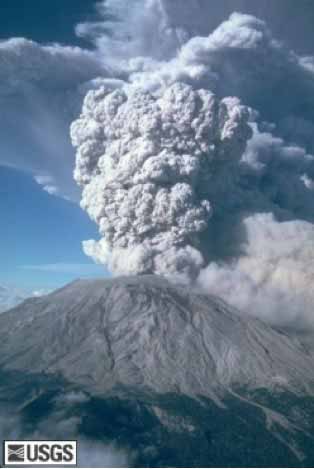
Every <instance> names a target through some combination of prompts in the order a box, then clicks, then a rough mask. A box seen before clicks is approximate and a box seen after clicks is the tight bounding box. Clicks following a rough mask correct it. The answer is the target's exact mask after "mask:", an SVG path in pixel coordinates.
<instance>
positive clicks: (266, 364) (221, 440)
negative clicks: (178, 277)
mask: <svg viewBox="0 0 314 469" xmlns="http://www.w3.org/2000/svg"><path fill="white" fill-rule="evenodd" d="M0 331H1V342H0V369H1V373H2V374H3V375H2V376H3V377H4V378H3V379H2V384H1V386H0V397H1V395H2V396H3V397H2V401H3V400H5V401H6V400H8V397H7V393H8V389H10V393H12V389H13V390H14V389H15V388H16V389H17V390H16V397H14V398H13V397H12V399H13V401H12V402H11V401H10V405H12V403H13V404H14V405H17V406H18V407H19V408H22V409H23V412H24V413H25V412H26V416H28V417H29V416H30V415H33V414H32V412H33V411H34V408H35V409H36V406H38V405H39V408H40V409H41V412H42V414H43V415H42V418H44V419H46V420H47V418H48V417H47V415H46V414H47V413H48V414H49V412H50V413H51V412H54V409H55V402H56V398H55V396H54V394H53V396H54V397H51V393H55V394H58V393H59V394H60V393H61V394H62V393H67V392H70V391H71V389H72V388H74V389H75V390H76V392H77V390H79V392H83V393H85V395H86V396H88V398H87V400H86V402H84V403H83V404H82V403H80V404H77V403H76V404H75V405H74V407H73V405H72V406H70V408H68V407H67V406H65V409H64V412H65V415H66V418H67V419H68V414H67V413H68V412H70V413H71V412H72V414H73V415H72V414H71V415H72V416H74V415H75V418H78V417H79V418H80V422H81V423H80V426H79V429H77V430H76V431H78V432H79V433H80V434H83V435H85V437H86V435H87V436H88V437H90V438H91V437H92V438H96V439H97V440H100V441H107V440H109V441H111V440H116V439H117V440H118V441H119V442H120V443H119V444H122V445H123V446H124V447H127V448H128V450H129V451H131V452H132V454H133V453H134V451H135V453H134V454H136V457H135V462H134V464H135V465H138V466H146V465H150V466H154V465H157V466H163V465H165V466H167V465H168V466H169V465H170V466H178V467H179V466H184V465H190V466H191V465H192V466H197V465H202V466H217V465H222V466H226V465H231V466H232V465H237V466H242V465H243V466H248V465H249V466H259V465H264V466H265V465H266V466H267V465H271V466H275V465H279V466H280V465H289V466H294V467H298V466H300V465H302V466H303V467H305V466H306V465H309V466H310V465H311V464H312V465H313V462H314V454H313V451H312V450H311V448H312V447H313V439H312V434H313V430H314V428H313V427H312V422H313V417H314V404H313V401H314V400H313V394H314V372H313V365H312V363H313V361H312V355H311V353H310V352H309V351H308V350H307V348H306V347H305V346H304V345H303V344H301V343H300V342H299V341H298V340H297V339H295V338H292V337H289V335H287V334H286V333H283V332H279V331H276V330H274V329H272V328H271V327H270V326H268V325H266V324H263V323H262V322H260V321H258V320H256V319H253V318H252V319H248V318H247V317H245V318H244V317H241V315H240V314H239V313H238V312H237V311H233V310H231V309H230V308H229V307H228V306H227V305H225V304H224V303H223V302H221V301H220V300H219V299H217V298H214V297H210V296H206V295H203V294H200V293H198V292H194V291H189V290H188V289H187V288H186V287H182V286H174V285H172V284H170V283H169V282H167V281H166V280H164V279H162V278H158V277H155V276H144V277H126V278H118V279H113V280H97V281H95V280H85V281H82V280H80V281H76V282H74V283H72V284H70V285H68V286H66V287H65V288H63V289H61V290H58V291H56V292H54V293H52V294H50V295H48V296H46V297H42V298H33V299H29V300H26V301H25V302H24V303H23V304H21V305H19V306H18V307H16V308H14V309H13V310H11V311H9V312H7V313H6V314H5V315H4V316H1V317H0ZM30 377H31V378H30ZM56 379H58V380H59V379H61V382H62V384H60V383H59V381H58V384H56V383H55V382H54V380H56ZM51 380H52V382H53V383H54V384H53V385H51ZM17 382H19V383H21V382H22V383H25V382H27V383H28V384H27V386H26V385H24V384H23V385H22V386H21V384H19V386H18V387H17V385H16V384H15V383H17ZM38 382H40V384H38ZM51 386H52V387H51ZM29 387H30V390H29V391H27V392H26V391H25V395H23V392H24V391H21V389H22V390H26V389H28V388H29ZM34 389H36V391H35V390H34ZM38 389H40V392H39V394H38ZM69 390H70V391H69ZM43 409H46V410H43ZM69 409H70V410H69ZM36 412H37V413H36ZM36 412H35V414H36V415H38V411H36ZM58 412H59V413H60V409H59V410H58ZM23 415H24V417H25V414H23ZM49 415H50V414H49ZM58 415H59V414H58ZM82 415H84V418H83V417H82ZM29 425H30V423H29V422H28V427H27V428H29ZM49 436H53V435H49ZM257 446H258V448H257Z"/></svg>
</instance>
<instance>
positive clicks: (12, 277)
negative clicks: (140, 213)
mask: <svg viewBox="0 0 314 469" xmlns="http://www.w3.org/2000/svg"><path fill="white" fill-rule="evenodd" d="M197 1H198V0H195V2H197ZM210 1H211V3H212V9H211V11H210V15H208V16H205V17H204V24H206V28H205V29H206V32H208V30H213V29H214V28H215V27H217V26H218V25H219V24H220V22H221V21H223V20H225V19H226V18H227V17H228V15H229V14H230V13H232V12H233V11H235V10H237V11H242V12H243V13H251V14H255V15H257V16H258V17H260V18H262V19H265V20H266V21H267V24H268V25H269V27H270V28H271V29H272V31H273V34H274V36H275V37H280V39H282V40H284V41H285V43H286V44H287V46H288V47H289V48H291V49H293V50H295V51H296V52H297V53H299V54H301V55H311V54H313V52H314V46H313V44H314V28H313V23H314V8H313V2H312V0H300V1H295V0H275V1H272V2H270V1H269V0H256V1H255V0H224V1H218V0H213V1H212V0H210ZM95 20H97V13H96V9H95V2H94V1H93V0H66V1H64V0H55V1H54V2H46V1H42V0H29V1H28V2H27V7H26V2H24V1H22V0H15V1H12V0H1V2H0V39H1V40H7V39H10V38H26V39H27V40H29V41H33V42H32V43H30V42H27V43H26V42H25V41H24V42H23V43H22V42H21V43H19V44H20V45H17V46H16V43H14V47H15V46H16V50H17V52H15V49H14V53H13V55H12V57H13V59H12V57H11V56H10V60H11V59H12V63H13V65H12V67H11V65H10V67H11V68H10V67H7V68H8V71H7V69H6V75H5V79H3V78H1V66H2V65H3V64H4V65H5V66H6V65H7V63H8V59H7V57H6V56H5V55H4V58H1V57H0V83H1V84H0V97H1V99H2V100H3V101H2V103H1V110H2V111H1V115H0V209H1V227H2V228H1V232H0V283H7V284H12V285H13V284H14V285H15V286H18V287H21V288H28V289H40V288H47V289H51V288H56V287H58V286H61V285H63V284H64V283H66V282H69V281H71V280H73V279H75V278H78V277H86V276H88V277H91V276H97V277H98V276H101V275H108V273H107V271H106V269H105V268H104V267H101V266H98V265H95V264H94V263H93V261H92V260H91V259H90V258H89V257H87V256H86V255H85V254H84V252H83V250H82V246H81V244H82V241H83V240H86V239H91V238H95V237H97V232H98V229H97V226H96V224H95V223H94V222H92V221H91V220H90V219H89V217H88V215H87V214H86V212H84V211H83V210H81V209H80V207H79V198H80V197H79V189H78V188H77V186H76V184H75V183H74V181H73V178H72V173H73V168H74V158H75V152H74V149H73V148H72V147H71V145H70V141H69V131H68V129H69V125H70V122H71V120H72V119H73V117H75V116H76V115H78V113H79V109H80V105H78V106H77V107H75V109H72V108H71V109H69V108H70V107H71V106H72V102H73V101H75V100H72V95H71V93H72V92H75V93H76V94H77V95H79V96H81V95H82V96H83V94H84V91H82V90H83V88H84V84H85V83H86V82H88V81H89V80H91V79H93V78H94V77H95V76H97V75H99V74H100V68H101V66H100V65H99V63H96V62H95V61H94V59H93V58H92V57H89V56H88V50H91V49H93V44H92V43H91V42H88V41H87V40H86V39H83V38H82V37H78V35H77V34H76V32H75V27H76V25H77V24H78V23H81V22H88V21H95ZM208 24H210V27H209V26H207V25H208ZM200 30H201V28H200ZM57 43H58V44H62V45H65V46H78V47H81V48H84V49H85V50H86V53H84V56H83V54H82V56H81V54H78V55H79V57H77V58H76V55H75V54H76V52H75V51H74V50H71V52H66V53H65V52H62V51H61V52H60V51H59V52H58V51H57V48H56V49H55V51H56V52H53V53H51V51H48V49H47V50H46V51H45V54H46V53H47V65H46V66H45V67H43V68H39V67H38V70H37V69H36V67H37V66H38V64H39V63H41V64H42V63H44V64H45V63H46V62H45V60H46V59H45V56H43V57H41V56H40V54H41V50H40V47H38V46H37V45H38V44H40V45H44V46H45V45H47V44H48V45H49V44H57ZM7 50H8V51H9V52H8V53H10V50H11V49H10V45H9V46H7V45H6V46H5V52H6V51H7ZM12 50H13V47H12ZM28 50H29V51H30V52H29V53H28V52H27V54H28V55H27V54H26V53H25V51H28ZM56 53H60V65H59V62H58V63H55V62H54V60H55V55H54V54H56ZM68 53H69V54H70V53H71V54H72V55H73V68H71V67H69V69H68V68H67V63H68V62H67V54H68ZM14 54H15V55H14ZM62 54H64V57H65V60H64V61H63V55H62ZM25 57H26V58H27V60H26V59H25ZM14 60H15V62H14ZM10 64H11V62H10ZM14 67H15V68H14ZM101 72H102V71H101ZM104 74H106V71H105V72H104ZM37 75H38V76H37ZM24 77H25V78H24ZM34 82H36V86H34ZM72 83H73V87H72ZM37 84H38V87H37ZM61 85H62V87H64V89H63V88H62V92H61V91H60V89H61ZM82 87H83V88H82ZM74 88H75V91H73V89H74ZM62 106H64V108H65V110H66V112H65V113H64V114H62V115H61V114H59V110H60V107H62ZM68 115H71V117H68Z"/></svg>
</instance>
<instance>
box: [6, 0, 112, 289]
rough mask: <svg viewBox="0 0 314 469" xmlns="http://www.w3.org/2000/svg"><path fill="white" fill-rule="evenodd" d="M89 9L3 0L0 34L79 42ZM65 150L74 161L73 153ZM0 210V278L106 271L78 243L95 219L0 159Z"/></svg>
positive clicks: (42, 283) (54, 281) (45, 279)
mask: <svg viewBox="0 0 314 469" xmlns="http://www.w3.org/2000/svg"><path fill="white" fill-rule="evenodd" d="M93 14H94V13H93V1H88V0H82V1H80V0H67V1H66V2H64V1H63V0H56V1H55V2H45V1H44V2H43V1H42V0H31V1H29V2H27V7H26V3H25V2H23V1H21V0H17V1H13V2H12V1H7V0H3V1H1V3H0V18H1V19H0V38H1V39H7V38H11V37H26V38H29V39H32V40H34V41H38V42H40V43H51V42H59V43H62V44H68V45H82V43H83V41H82V40H80V39H78V38H77V36H76V35H75V32H74V27H75V24H77V23H78V22H79V21H81V20H83V19H84V20H85V19H86V18H92V17H93ZM13 131H14V129H13ZM0 135H1V133H0ZM13 138H17V139H18V138H19V136H18V135H16V136H14V137H13ZM19 152H20V155H19V158H20V159H21V160H22V159H25V160H26V161H27V158H28V152H29V148H26V147H23V145H21V146H20V148H19ZM10 156H11V155H10V154H8V155H7V160H8V166H9V163H10ZM67 156H69V157H70V158H71V157H72V158H73V162H72V163H73V164H74V153H73V155H67ZM13 166H14V165H13ZM0 213H1V218H2V220H1V227H2V228H1V232H0V241H1V242H0V284H6V285H12V286H15V287H18V288H20V289H21V290H27V291H32V290H37V289H39V290H40V289H43V290H50V289H54V288H57V287H60V286H62V285H64V284H65V283H67V282H70V281H72V280H73V279H75V278H80V277H94V276H95V277H100V276H103V275H107V273H106V270H105V269H104V268H103V267H102V266H98V265H95V264H94V263H93V262H92V261H91V260H90V259H89V258H88V257H86V255H85V254H84V253H83V251H82V248H81V242H82V240H83V239H86V237H87V238H88V237H93V236H96V234H97V228H96V225H95V224H94V223H93V222H92V221H91V220H90V219H89V217H88V216H87V214H86V213H85V212H83V211H82V210H81V209H80V207H79V205H78V204H77V203H76V202H71V201H68V200H65V199H63V198H61V197H55V196H53V195H50V194H48V193H47V192H46V191H43V190H42V189H41V187H40V186H39V185H38V184H37V183H36V181H35V180H34V178H33V177H32V174H30V173H29V172H28V171H20V170H17V169H15V168H14V167H13V168H12V167H11V168H10V167H7V166H3V165H0Z"/></svg>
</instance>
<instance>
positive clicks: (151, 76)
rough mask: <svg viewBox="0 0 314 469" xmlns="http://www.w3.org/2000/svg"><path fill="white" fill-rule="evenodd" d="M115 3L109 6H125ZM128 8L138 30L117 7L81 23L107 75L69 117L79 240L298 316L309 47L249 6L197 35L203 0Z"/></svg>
mask: <svg viewBox="0 0 314 469" xmlns="http://www.w3.org/2000/svg"><path fill="white" fill-rule="evenodd" d="M111 4H112V2H107V3H106V5H107V7H110V6H112V8H113V10H112V11H113V17H114V16H116V17H119V14H120V15H123V14H124V13H125V8H126V3H125V2H118V3H115V4H114V7H113V5H111ZM104 5H105V3H104ZM180 5H181V2H176V6H177V8H178V9H179V11H181V10H180ZM181 6H182V5H181ZM128 8H129V9H130V11H131V12H132V14H131V16H128V18H129V19H130V24H135V23H136V22H138V24H139V25H140V26H139V28H138V29H135V30H136V33H134V29H132V28H131V27H130V26H128V24H129V23H126V22H125V21H123V18H122V16H121V18H120V22H118V21H117V22H114V21H113V22H112V24H111V25H108V21H105V20H104V22H103V23H101V22H99V23H97V24H96V25H95V24H84V25H80V26H79V27H78V32H79V33H80V34H81V35H85V36H86V35H89V36H92V38H93V40H94V43H95V44H96V47H97V51H98V54H99V57H100V58H101V60H103V61H104V64H105V65H104V66H105V67H106V66H107V68H109V65H108V64H110V67H111V70H112V74H113V76H116V78H117V80H116V81H114V80H112V79H111V80H110V81H108V79H106V78H99V79H98V80H95V81H94V84H93V89H92V90H91V91H89V92H88V94H87V96H86V98H85V101H84V105H83V109H82V113H81V116H80V117H79V119H77V120H76V121H75V122H74V123H73V124H72V127H71V137H72V142H73V145H74V146H75V147H76V149H77V158H76V168H75V179H76V181H77V182H78V184H79V185H80V186H81V187H82V200H81V205H82V207H83V208H84V209H85V210H86V211H87V212H88V213H89V215H90V217H91V218H92V219H93V220H94V221H95V222H96V223H97V224H98V226H99V231H100V235H101V239H100V240H99V241H94V240H89V241H86V242H84V250H85V252H86V253H87V254H88V255H90V256H91V257H92V258H93V259H94V260H95V261H96V262H99V263H103V264H106V265H109V267H110V269H111V270H112V272H113V273H114V274H124V273H133V274H144V273H156V274H162V275H166V276H175V277H177V278H178V277H179V278H181V279H184V280H185V281H189V282H195V281H196V282H197V284H198V285H201V286H202V288H204V289H205V290H206V291H209V292H212V293H216V294H218V295H220V296H222V297H223V298H224V299H226V300H227V301H230V302H231V303H232V304H233V305H234V306H238V307H239V308H240V309H242V310H243V311H246V312H250V313H251V314H256V315H259V316H261V315H262V316H263V317H264V318H265V319H267V320H269V321H271V322H275V323H280V324H283V323H284V324H297V325H298V327H299V326H300V327H303V326H305V325H306V327H307V326H308V325H309V324H311V323H313V319H314V318H313V312H312V311H313V309H314V308H313V306H314V299H313V295H312V294H311V291H310V290H311V289H310V285H311V284H312V283H313V281H314V272H313V269H312V268H311V265H312V264H313V260H314V252H313V243H314V234H313V223H314V211H313V201H314V197H313V196H314V157H313V152H314V139H313V132H312V130H313V128H314V111H313V109H314V106H312V104H314V85H313V83H314V82H313V78H314V59H313V58H311V57H300V56H298V55H297V54H296V53H294V52H293V51H290V50H289V49H287V48H286V47H285V45H284V44H282V43H281V42H280V41H278V40H277V39H275V38H274V37H273V36H272V34H271V31H270V29H269V28H268V26H267V25H266V23H265V22H264V21H262V20H259V19H257V18H255V17H254V16H250V15H244V14H240V13H233V14H232V15H231V16H230V17H229V19H227V20H226V21H225V22H223V23H222V24H221V25H220V26H218V28H216V29H215V30H214V31H212V32H210V31H208V33H210V34H209V35H207V36H206V35H205V32H204V31H205V29H206V28H205V29H204V21H203V20H202V19H201V15H202V11H204V8H205V6H204V5H203V2H200V3H199V4H198V5H197V7H196V6H195V5H194V7H192V6H191V4H190V3H186V4H184V8H182V11H181V14H180V15H179V17H178V18H177V19H176V20H175V19H174V17H173V8H171V6H170V2H168V1H165V0H164V1H157V0H149V1H148V0H147V1H145V2H141V1H138V2H135V3H134V7H128ZM206 11H207V10H206ZM119 12H120V13H119ZM105 27H106V28H108V27H112V34H111V35H110V36H104V33H103V28H105ZM149 32H151V34H150V37H151V41H150V42H149V41H147V37H148V36H149ZM199 34H203V36H200V35H199ZM126 38H128V40H126ZM120 46H121V47H120ZM117 51H119V54H117V53H116V52H117ZM105 52H106V54H107V55H106V54H105ZM106 64H107V65H106ZM283 83H285V86H283ZM266 310H267V313H265V311H266Z"/></svg>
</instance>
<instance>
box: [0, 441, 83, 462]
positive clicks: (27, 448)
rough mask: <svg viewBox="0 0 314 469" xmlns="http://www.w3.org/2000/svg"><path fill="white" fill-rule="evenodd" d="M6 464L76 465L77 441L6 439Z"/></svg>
mask: <svg viewBox="0 0 314 469" xmlns="http://www.w3.org/2000/svg"><path fill="white" fill-rule="evenodd" d="M3 450H4V451H3V463H4V466H14V467H16V466H35V465H36V466H45V465H49V466H52V465H53V466H76V464H77V461H76V460H77V442H76V441H5V442H4V448H3Z"/></svg>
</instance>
